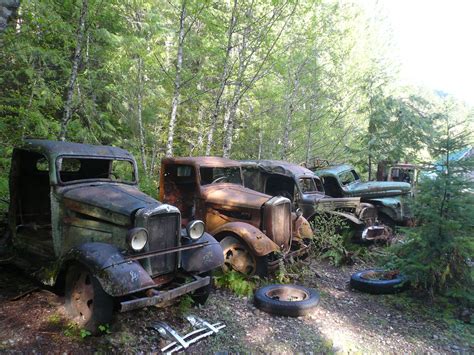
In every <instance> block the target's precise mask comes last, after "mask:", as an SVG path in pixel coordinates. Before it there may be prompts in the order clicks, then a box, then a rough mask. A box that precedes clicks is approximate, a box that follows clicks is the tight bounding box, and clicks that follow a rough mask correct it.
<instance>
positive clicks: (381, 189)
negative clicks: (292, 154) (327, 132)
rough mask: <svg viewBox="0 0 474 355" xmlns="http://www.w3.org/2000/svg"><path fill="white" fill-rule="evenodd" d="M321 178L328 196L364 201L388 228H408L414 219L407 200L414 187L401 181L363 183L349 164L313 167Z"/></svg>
mask: <svg viewBox="0 0 474 355" xmlns="http://www.w3.org/2000/svg"><path fill="white" fill-rule="evenodd" d="M310 169H311V170H312V171H314V172H315V174H316V175H317V176H319V177H320V178H321V181H322V183H323V185H324V190H325V191H326V194H328V195H330V196H332V197H360V198H361V201H363V202H369V203H371V204H373V205H374V206H376V208H377V211H378V216H379V218H380V219H381V220H382V221H383V222H384V224H387V225H393V224H398V225H404V224H406V223H407V222H408V221H409V220H410V217H411V214H410V211H409V208H408V206H407V198H409V196H410V194H411V186H410V184H408V183H406V182H397V181H369V182H363V181H361V179H360V177H359V174H357V172H356V171H355V169H354V168H353V167H352V166H351V165H349V164H338V165H328V166H325V167H321V166H313V167H310Z"/></svg>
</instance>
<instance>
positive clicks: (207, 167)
mask: <svg viewBox="0 0 474 355" xmlns="http://www.w3.org/2000/svg"><path fill="white" fill-rule="evenodd" d="M202 169H238V170H239V178H240V183H236V182H228V181H225V182H217V183H214V184H213V183H212V182H210V183H207V184H203V179H202V176H201V170H202ZM197 170H198V172H199V186H209V185H215V184H235V185H240V186H244V177H243V173H242V167H241V166H240V165H235V166H207V165H204V166H202V165H201V166H199V169H197ZM214 180H215V179H214Z"/></svg>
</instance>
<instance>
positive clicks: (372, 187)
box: [343, 181, 411, 198]
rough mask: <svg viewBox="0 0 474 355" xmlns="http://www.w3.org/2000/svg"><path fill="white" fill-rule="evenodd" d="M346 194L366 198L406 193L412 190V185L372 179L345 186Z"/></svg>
mask: <svg viewBox="0 0 474 355" xmlns="http://www.w3.org/2000/svg"><path fill="white" fill-rule="evenodd" d="M343 189H344V191H345V192H346V194H348V195H350V196H360V197H365V198H372V197H386V196H397V195H404V194H408V193H409V192H410V189H411V186H410V184H408V183H406V182H397V181H370V182H354V183H352V184H350V185H348V186H344V187H343Z"/></svg>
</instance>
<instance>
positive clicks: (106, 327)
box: [89, 323, 111, 335]
mask: <svg viewBox="0 0 474 355" xmlns="http://www.w3.org/2000/svg"><path fill="white" fill-rule="evenodd" d="M99 331H100V332H101V333H102V334H110V333H111V331H110V325H109V324H108V323H107V324H100V325H99ZM89 335H90V334H89Z"/></svg>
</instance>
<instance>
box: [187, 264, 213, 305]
mask: <svg viewBox="0 0 474 355" xmlns="http://www.w3.org/2000/svg"><path fill="white" fill-rule="evenodd" d="M199 276H201V277H204V276H209V277H210V278H211V282H210V283H209V285H206V286H204V287H201V288H198V289H197V290H196V291H194V292H193V293H192V294H191V298H192V300H193V302H194V304H197V305H203V304H205V303H206V301H207V299H208V298H209V295H210V294H211V291H212V289H213V287H212V272H211V271H208V272H204V273H202V274H201V275H199Z"/></svg>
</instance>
